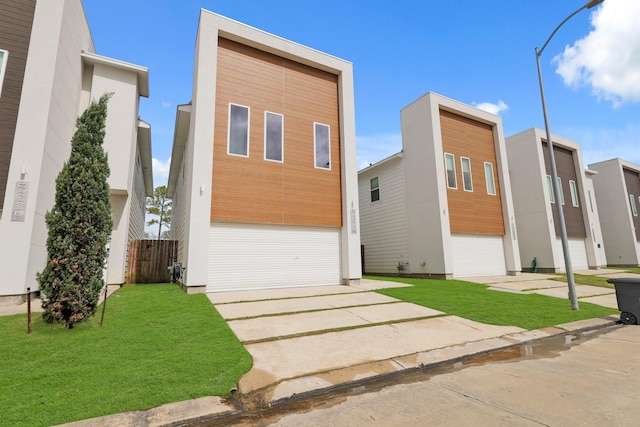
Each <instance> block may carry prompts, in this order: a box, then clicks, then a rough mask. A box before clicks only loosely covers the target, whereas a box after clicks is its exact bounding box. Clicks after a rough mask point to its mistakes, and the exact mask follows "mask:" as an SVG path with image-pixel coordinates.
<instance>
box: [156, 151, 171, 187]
mask: <svg viewBox="0 0 640 427" xmlns="http://www.w3.org/2000/svg"><path fill="white" fill-rule="evenodd" d="M151 164H152V168H153V186H154V187H159V186H161V185H166V184H167V178H169V167H170V166H171V157H169V158H168V159H167V160H166V161H162V160H160V159H156V158H155V157H154V158H153V159H151Z"/></svg>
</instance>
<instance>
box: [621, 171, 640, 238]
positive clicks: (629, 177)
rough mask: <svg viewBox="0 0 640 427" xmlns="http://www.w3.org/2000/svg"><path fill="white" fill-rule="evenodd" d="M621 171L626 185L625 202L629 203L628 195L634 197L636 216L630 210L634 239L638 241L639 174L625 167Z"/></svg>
mask: <svg viewBox="0 0 640 427" xmlns="http://www.w3.org/2000/svg"><path fill="white" fill-rule="evenodd" d="M622 171H623V172H624V183H625V184H626V186H627V204H630V203H631V201H630V200H629V195H633V197H634V198H635V204H636V211H637V212H638V216H634V215H633V212H632V213H631V218H633V227H634V228H635V229H636V231H635V234H636V241H638V242H640V175H638V172H636V171H632V170H630V169H626V168H622ZM629 210H631V208H629Z"/></svg>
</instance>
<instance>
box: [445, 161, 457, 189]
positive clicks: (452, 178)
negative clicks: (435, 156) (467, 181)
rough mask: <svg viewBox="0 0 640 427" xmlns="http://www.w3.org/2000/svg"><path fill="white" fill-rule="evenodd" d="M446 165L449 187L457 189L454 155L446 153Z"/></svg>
mask: <svg viewBox="0 0 640 427" xmlns="http://www.w3.org/2000/svg"><path fill="white" fill-rule="evenodd" d="M444 164H445V167H446V168H447V187H448V188H453V189H456V188H458V183H457V182H456V162H455V158H454V157H453V154H449V153H444Z"/></svg>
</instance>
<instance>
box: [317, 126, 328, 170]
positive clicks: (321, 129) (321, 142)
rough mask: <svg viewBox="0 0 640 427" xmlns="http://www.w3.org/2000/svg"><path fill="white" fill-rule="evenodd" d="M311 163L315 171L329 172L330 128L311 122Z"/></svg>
mask: <svg viewBox="0 0 640 427" xmlns="http://www.w3.org/2000/svg"><path fill="white" fill-rule="evenodd" d="M313 161H314V165H315V167H316V168H317V169H327V170H331V127H330V126H329V125H324V124H322V123H317V122H313Z"/></svg>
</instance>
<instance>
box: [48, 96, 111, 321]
mask: <svg viewBox="0 0 640 427" xmlns="http://www.w3.org/2000/svg"><path fill="white" fill-rule="evenodd" d="M110 96H111V95H109V94H107V95H103V96H102V97H101V98H100V100H99V101H98V102H92V103H91V106H90V107H89V108H87V110H85V112H84V113H83V114H82V115H81V116H80V117H79V118H78V120H77V121H76V127H77V129H76V132H75V134H74V135H73V138H72V139H71V155H70V157H69V160H68V161H67V162H65V164H64V166H63V168H62V170H61V171H60V173H59V174H58V177H57V179H56V196H55V204H54V206H53V209H52V210H51V211H50V212H47V214H46V217H45V220H46V224H47V227H48V229H49V234H48V237H47V264H46V266H45V268H44V270H43V271H42V272H41V273H40V274H38V283H39V285H40V290H41V291H42V293H43V294H44V298H43V300H42V307H43V309H44V312H43V314H42V315H43V318H44V320H45V321H46V322H48V323H61V324H63V325H64V326H65V327H67V328H69V329H71V328H73V325H74V324H76V323H78V322H82V321H84V320H86V319H88V318H90V317H91V316H93V315H94V314H95V312H96V307H97V306H98V298H99V297H100V291H101V289H102V287H103V286H104V280H103V274H104V273H103V269H104V263H105V259H106V256H107V242H108V239H109V236H110V235H111V229H112V228H113V221H112V219H111V201H110V199H109V183H108V182H107V179H108V178H109V164H108V161H107V154H106V153H105V151H104V149H103V148H102V143H103V141H104V136H105V121H106V118H107V102H108V100H109V98H110Z"/></svg>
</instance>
